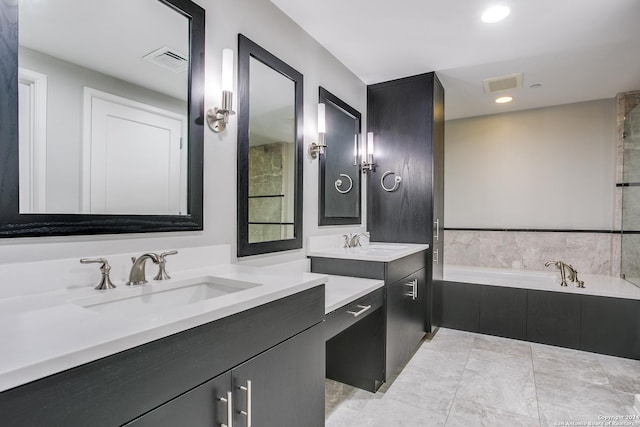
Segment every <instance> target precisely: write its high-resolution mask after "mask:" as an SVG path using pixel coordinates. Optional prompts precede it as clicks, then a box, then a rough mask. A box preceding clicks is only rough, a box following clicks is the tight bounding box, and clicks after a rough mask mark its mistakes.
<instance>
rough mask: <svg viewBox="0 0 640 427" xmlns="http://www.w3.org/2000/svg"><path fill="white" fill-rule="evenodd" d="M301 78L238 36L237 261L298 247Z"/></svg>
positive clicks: (247, 40) (300, 210)
mask: <svg viewBox="0 0 640 427" xmlns="http://www.w3.org/2000/svg"><path fill="white" fill-rule="evenodd" d="M302 93H303V79H302V74H300V73H299V72H298V71H296V70H294V69H293V68H292V67H290V66H289V65H287V64H286V63H284V62H283V61H282V60H280V59H278V58H277V57H275V56H274V55H272V54H271V53H269V52H268V51H266V50H265V49H263V48H262V47H260V46H258V45H257V44H256V43H254V42H252V41H251V40H249V39H248V38H246V37H245V36H243V35H242V34H239V35H238V256H240V257H241V256H248V255H256V254H263V253H268V252H276V251H285V250H290V249H299V248H301V247H302V154H303V149H302V139H303V126H304V121H303V116H302V111H303V104H302V99H303V97H302Z"/></svg>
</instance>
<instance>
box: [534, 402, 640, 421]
mask: <svg viewBox="0 0 640 427" xmlns="http://www.w3.org/2000/svg"><path fill="white" fill-rule="evenodd" d="M538 405H539V408H540V425H541V426H542V427H547V426H548V427H557V426H559V425H585V426H587V425H592V426H597V425H602V426H604V425H607V424H606V421H607V420H606V419H605V418H604V417H615V416H616V415H618V416H624V415H626V412H618V413H616V412H610V411H607V410H606V409H598V408H593V407H590V408H589V407H587V408H584V407H566V406H562V405H560V404H556V403H554V402H545V401H539V402H538ZM569 423H572V424H569ZM609 425H613V424H609ZM619 425H621V426H622V425H625V424H619ZM626 427H640V423H638V422H636V424H635V425H634V424H627V425H626Z"/></svg>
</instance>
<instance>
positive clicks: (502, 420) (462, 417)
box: [445, 399, 540, 427]
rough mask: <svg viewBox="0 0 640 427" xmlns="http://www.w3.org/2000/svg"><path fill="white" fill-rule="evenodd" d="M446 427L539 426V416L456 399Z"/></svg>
mask: <svg viewBox="0 0 640 427" xmlns="http://www.w3.org/2000/svg"><path fill="white" fill-rule="evenodd" d="M445 426H446V427H468V426H479V427H538V426H540V423H539V422H538V418H537V417H535V418H531V417H526V416H523V415H519V414H514V413H512V412H507V411H503V410H500V409H497V408H491V407H488V406H483V405H480V404H478V403H476V402H472V401H468V400H461V399H456V401H455V403H454V405H453V407H452V408H451V412H450V413H449V417H448V418H447V423H446V424H445Z"/></svg>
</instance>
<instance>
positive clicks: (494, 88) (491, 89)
mask: <svg viewBox="0 0 640 427" xmlns="http://www.w3.org/2000/svg"><path fill="white" fill-rule="evenodd" d="M482 85H483V86H484V93H486V94H490V93H495V92H502V91H505V90H510V89H516V88H520V87H522V73H518V74H512V75H510V76H502V77H493V78H491V79H484V80H483V81H482Z"/></svg>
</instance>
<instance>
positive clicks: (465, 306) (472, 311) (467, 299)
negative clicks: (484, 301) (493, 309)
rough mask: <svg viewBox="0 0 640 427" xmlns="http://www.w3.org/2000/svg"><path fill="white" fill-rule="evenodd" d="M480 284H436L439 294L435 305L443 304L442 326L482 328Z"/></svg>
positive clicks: (466, 329) (473, 329) (470, 329)
mask: <svg viewBox="0 0 640 427" xmlns="http://www.w3.org/2000/svg"><path fill="white" fill-rule="evenodd" d="M480 288H481V286H480V285H474V284H471V283H457V282H440V285H437V286H436V295H438V294H439V296H440V300H438V299H437V298H436V299H435V301H434V305H436V306H437V305H438V304H440V305H441V309H440V310H437V311H436V312H439V313H441V322H442V323H441V326H442V327H445V328H452V329H461V330H463V331H470V332H478V331H479V330H480Z"/></svg>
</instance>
